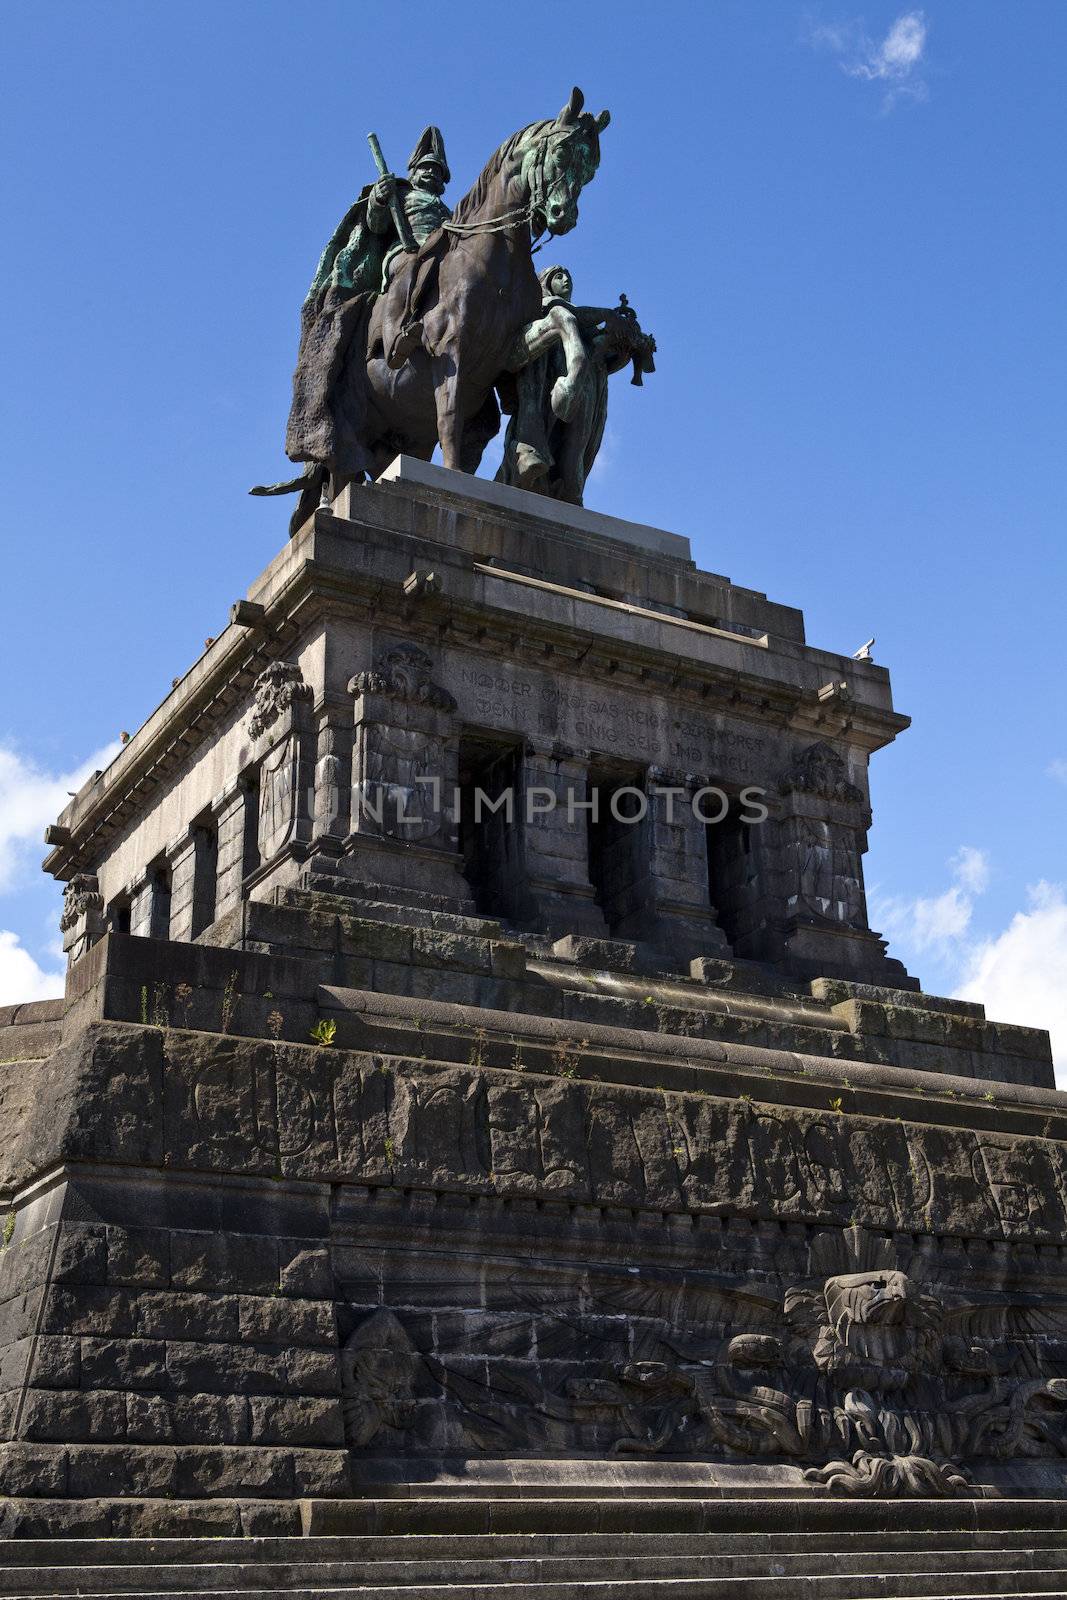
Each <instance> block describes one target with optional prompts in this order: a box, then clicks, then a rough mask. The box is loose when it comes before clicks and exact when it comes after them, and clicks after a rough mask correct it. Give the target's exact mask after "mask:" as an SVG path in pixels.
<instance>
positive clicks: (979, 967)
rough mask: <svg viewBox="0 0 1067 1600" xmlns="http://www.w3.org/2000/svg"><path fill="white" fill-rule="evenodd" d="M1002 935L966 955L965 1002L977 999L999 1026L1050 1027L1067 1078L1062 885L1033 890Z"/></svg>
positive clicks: (1066, 904) (1066, 919)
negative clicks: (1009, 1023) (1013, 1024)
mask: <svg viewBox="0 0 1067 1600" xmlns="http://www.w3.org/2000/svg"><path fill="white" fill-rule="evenodd" d="M1028 896H1029V909H1028V910H1026V911H1017V912H1016V914H1015V916H1014V917H1012V919H1011V921H1010V923H1009V924H1008V926H1007V927H1006V928H1005V929H1004V931H1003V933H1001V934H998V935H997V936H996V937H995V938H992V939H983V940H982V941H981V942H980V943H979V944H977V945H975V946H974V948H973V949H972V950H970V951H969V952H968V954H967V958H966V970H965V973H964V975H963V981H962V983H961V984H960V987H959V988H958V989H957V990H956V997H957V999H960V1000H977V1001H980V1003H981V1004H982V1005H984V1006H985V1008H986V1013H987V1015H988V1016H990V1017H992V1018H993V1019H994V1021H996V1022H1020V1023H1023V1024H1025V1025H1026V1026H1029V1027H1032V1028H1047V1029H1048V1030H1049V1032H1050V1033H1051V1034H1052V1050H1053V1055H1054V1057H1055V1059H1056V1065H1057V1067H1058V1068H1059V1070H1060V1073H1061V1074H1067V899H1065V898H1064V887H1063V885H1062V884H1054V883H1045V882H1042V883H1038V884H1035V885H1034V886H1033V887H1031V888H1030V889H1029V890H1028Z"/></svg>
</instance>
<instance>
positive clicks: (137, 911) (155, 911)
mask: <svg viewBox="0 0 1067 1600" xmlns="http://www.w3.org/2000/svg"><path fill="white" fill-rule="evenodd" d="M130 932H131V933H132V934H134V935H135V937H137V938H139V939H169V938H170V882H169V878H168V869H167V867H166V866H165V865H163V864H161V863H157V864H156V865H155V866H153V867H150V868H149V870H148V872H147V873H146V874H145V876H144V877H143V878H142V879H141V881H140V882H139V883H138V884H135V885H134V888H133V890H132V892H131V895H130Z"/></svg>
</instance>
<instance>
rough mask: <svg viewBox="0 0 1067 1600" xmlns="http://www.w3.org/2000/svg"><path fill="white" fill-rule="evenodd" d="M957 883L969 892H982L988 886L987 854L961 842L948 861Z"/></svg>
mask: <svg viewBox="0 0 1067 1600" xmlns="http://www.w3.org/2000/svg"><path fill="white" fill-rule="evenodd" d="M949 865H950V866H951V868H952V870H953V874H954V876H955V878H956V880H957V882H958V883H960V884H961V885H962V886H963V888H964V889H967V890H968V891H969V892H970V893H971V894H984V893H985V891H986V890H987V889H988V888H989V855H988V853H987V852H986V851H985V850H976V849H975V848H974V846H973V845H970V844H963V845H961V846H960V848H959V849H958V850H957V851H956V854H955V855H954V856H953V857H952V860H951V861H950V862H949Z"/></svg>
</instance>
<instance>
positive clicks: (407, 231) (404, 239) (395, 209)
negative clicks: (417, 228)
mask: <svg viewBox="0 0 1067 1600" xmlns="http://www.w3.org/2000/svg"><path fill="white" fill-rule="evenodd" d="M367 143H368V144H369V145H370V153H371V155H372V156H373V157H374V165H375V166H376V167H377V168H378V175H379V177H382V178H388V177H391V176H392V174H391V173H390V171H389V168H388V167H387V166H386V164H385V157H384V156H383V155H382V147H381V145H380V144H379V143H378V135H377V134H376V133H368V135H367ZM389 210H390V211H391V212H392V213H393V221H394V222H395V223H396V231H397V234H398V236H399V238H400V243H401V244H402V245H403V247H404V249H405V250H406V251H407V253H408V255H409V256H413V255H416V254H417V253H418V248H419V247H418V245H417V244H416V243H415V236H414V234H413V233H412V231H411V223H410V222H409V221H408V214H407V212H406V211H405V210H404V203H403V201H402V200H401V198H400V196H399V195H398V194H397V192H396V190H395V189H394V190H393V193H392V197H391V198H390V201H389Z"/></svg>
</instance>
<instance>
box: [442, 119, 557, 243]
mask: <svg viewBox="0 0 1067 1600" xmlns="http://www.w3.org/2000/svg"><path fill="white" fill-rule="evenodd" d="M553 122H554V118H552V117H549V118H548V119H547V120H546V121H544V122H531V123H529V124H528V126H527V127H525V128H520V129H519V131H518V133H513V134H512V135H511V138H510V139H505V140H504V143H503V144H502V145H501V146H500V149H499V150H496V151H494V152H493V154H492V155H491V156H490V157H489V160H488V161H487V162H486V163H485V166H484V167H483V168H482V172H481V176H480V177H479V178H478V179H477V181H476V182H475V184H474V186H473V188H471V189H470V190H468V192H467V193H466V194H465V195H464V196H463V199H462V200H460V201H459V202H458V203H457V205H456V207H455V210H454V211H453V212H452V221H453V222H469V221H470V220H471V218H472V217H473V216H474V215H475V213H476V212H478V211H480V210H481V208H482V206H483V205H484V204H485V202H486V199H487V198H488V195H489V190H490V188H491V187H492V185H493V183H494V182H495V180H496V179H497V178H498V177H499V175H500V169H501V168H502V167H503V166H504V165H505V163H506V162H508V161H510V160H511V158H512V156H514V155H515V154H516V153H517V152H518V151H519V150H520V149H521V148H522V146H523V145H524V144H525V143H526V142H527V141H528V140H532V139H533V138H535V137H538V136H539V135H540V134H541V133H542V132H543V131H544V130H545V129H546V128H551V127H552V125H553Z"/></svg>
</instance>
